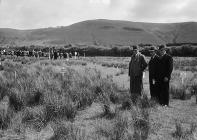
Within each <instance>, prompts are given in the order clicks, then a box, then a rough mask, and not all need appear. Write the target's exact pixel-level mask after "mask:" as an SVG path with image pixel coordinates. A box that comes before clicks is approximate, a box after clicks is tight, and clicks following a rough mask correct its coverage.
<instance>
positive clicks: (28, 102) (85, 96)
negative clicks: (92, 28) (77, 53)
mask: <svg viewBox="0 0 197 140" xmlns="http://www.w3.org/2000/svg"><path fill="white" fill-rule="evenodd" d="M4 67H5V71H4V72H3V73H2V75H1V77H0V78H1V81H2V82H1V83H0V87H1V88H2V89H3V90H4V92H2V93H1V98H3V97H4V96H6V95H7V96H8V97H9V103H10V109H11V110H12V111H13V112H14V113H15V115H14V116H9V120H8V121H6V123H7V124H6V125H8V126H9V125H13V126H15V127H14V128H15V130H17V131H21V128H23V126H25V127H26V126H32V127H33V128H35V129H41V128H42V127H44V126H45V125H46V124H47V122H50V121H54V120H56V119H64V120H70V121H73V119H74V118H75V116H76V112H77V110H78V109H83V108H84V107H86V106H89V105H91V104H92V103H93V102H104V103H106V102H107V103H110V102H114V101H115V99H117V96H118V95H117V91H116V90H117V86H116V85H115V84H114V83H112V80H111V79H109V78H108V79H107V78H102V77H101V74H100V73H99V72H98V71H96V70H86V71H85V73H84V74H80V73H78V72H76V71H74V70H73V69H70V68H67V69H66V72H65V74H64V75H62V74H61V73H59V72H57V71H56V69H54V66H53V65H51V64H49V65H48V64H47V65H40V64H37V65H32V66H22V65H20V64H17V63H12V62H6V63H5V65H4ZM19 114H21V115H20V116H21V117H18V118H15V116H18V115H19ZM19 118H22V119H21V120H20V119H19ZM17 119H19V121H18V122H21V124H23V125H20V124H14V121H13V120H17Z"/></svg>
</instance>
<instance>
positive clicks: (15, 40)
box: [0, 19, 197, 46]
mask: <svg viewBox="0 0 197 140" xmlns="http://www.w3.org/2000/svg"><path fill="white" fill-rule="evenodd" d="M196 36H197V23H196V22H183V23H143V22H130V21H118V20H105V19H98V20H88V21H83V22H79V23H75V24H72V25H70V26H62V27H56V28H42V29H33V30H16V29H7V28H0V44H1V45H13V46H14V45H18V46H22V45H32V44H33V45H65V44H72V43H85V44H101V45H106V46H108V45H112V44H113V45H114V44H117V45H128V44H139V43H143V44H160V43H197V39H196Z"/></svg>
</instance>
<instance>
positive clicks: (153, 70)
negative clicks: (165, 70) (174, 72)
mask: <svg viewBox="0 0 197 140" xmlns="http://www.w3.org/2000/svg"><path fill="white" fill-rule="evenodd" d="M149 52H150V55H151V58H150V61H149V64H148V67H149V85H150V95H151V99H154V100H157V101H158V100H159V93H158V92H159V91H158V90H157V87H156V81H157V80H158V75H159V73H158V64H159V56H158V55H157V54H156V48H155V47H151V48H150V50H149Z"/></svg>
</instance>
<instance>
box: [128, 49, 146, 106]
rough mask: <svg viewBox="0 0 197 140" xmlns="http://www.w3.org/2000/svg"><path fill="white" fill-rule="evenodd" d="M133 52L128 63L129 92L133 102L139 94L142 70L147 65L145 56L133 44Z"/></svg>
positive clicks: (141, 85)
mask: <svg viewBox="0 0 197 140" xmlns="http://www.w3.org/2000/svg"><path fill="white" fill-rule="evenodd" d="M132 48H133V54H132V56H131V61H130V63H129V76H130V92H131V97H132V100H133V102H134V103H135V102H136V99H137V98H138V97H139V96H141V92H142V88H143V83H142V77H143V71H144V70H145V68H146V67H147V63H146V60H145V56H144V55H142V54H141V53H140V52H139V47H138V46H133V47H132Z"/></svg>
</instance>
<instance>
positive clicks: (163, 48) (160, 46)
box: [159, 45, 167, 50]
mask: <svg viewBox="0 0 197 140" xmlns="http://www.w3.org/2000/svg"><path fill="white" fill-rule="evenodd" d="M166 49H167V48H166V45H159V50H166Z"/></svg>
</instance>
